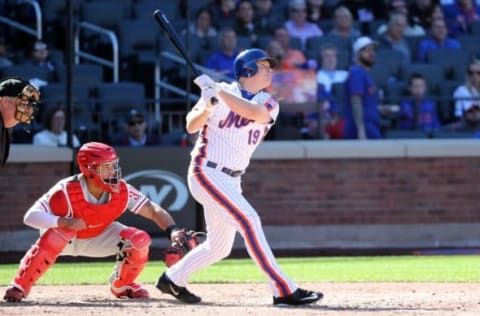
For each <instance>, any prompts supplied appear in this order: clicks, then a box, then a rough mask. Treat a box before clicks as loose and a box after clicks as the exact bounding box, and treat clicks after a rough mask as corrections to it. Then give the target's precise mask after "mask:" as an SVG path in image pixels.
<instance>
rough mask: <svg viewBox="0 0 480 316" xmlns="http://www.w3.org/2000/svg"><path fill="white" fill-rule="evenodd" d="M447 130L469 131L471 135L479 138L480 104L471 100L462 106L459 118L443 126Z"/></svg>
mask: <svg viewBox="0 0 480 316" xmlns="http://www.w3.org/2000/svg"><path fill="white" fill-rule="evenodd" d="M444 130H446V131H449V132H462V133H471V134H472V137H475V138H480V105H479V103H478V102H477V103H474V102H471V103H469V104H468V105H467V107H466V108H464V111H463V114H462V117H461V118H460V120H458V121H456V122H453V123H450V124H448V125H446V126H445V128H444Z"/></svg>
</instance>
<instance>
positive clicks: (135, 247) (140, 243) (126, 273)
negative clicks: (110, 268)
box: [110, 227, 151, 297]
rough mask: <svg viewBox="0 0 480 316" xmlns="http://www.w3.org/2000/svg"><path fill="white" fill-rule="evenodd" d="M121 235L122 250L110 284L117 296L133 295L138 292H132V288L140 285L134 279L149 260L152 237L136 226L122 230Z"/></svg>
mask: <svg viewBox="0 0 480 316" xmlns="http://www.w3.org/2000/svg"><path fill="white" fill-rule="evenodd" d="M120 237H121V238H122V240H121V242H120V250H119V252H118V254H117V264H116V266H115V272H114V273H113V274H112V276H111V277H110V284H111V287H112V292H113V294H115V295H116V296H117V297H120V296H128V297H132V295H136V294H133V293H130V292H131V290H132V289H133V288H135V287H138V286H139V285H138V284H134V283H135V282H134V281H135V279H136V278H137V276H138V275H139V274H140V272H142V270H143V267H144V266H145V265H146V264H147V262H148V249H149V246H150V243H151V239H150V236H149V235H148V234H147V233H146V232H144V231H143V230H140V229H137V228H134V227H129V228H127V229H124V230H122V231H121V232H120ZM144 291H146V290H144ZM122 294H123V295H122ZM146 295H148V292H147V293H146ZM147 297H148V296H147Z"/></svg>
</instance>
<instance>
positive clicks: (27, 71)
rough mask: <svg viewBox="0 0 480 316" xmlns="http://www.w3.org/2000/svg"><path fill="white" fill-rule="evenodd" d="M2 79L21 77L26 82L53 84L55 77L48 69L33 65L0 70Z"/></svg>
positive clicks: (14, 66)
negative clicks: (34, 81) (40, 81)
mask: <svg viewBox="0 0 480 316" xmlns="http://www.w3.org/2000/svg"><path fill="white" fill-rule="evenodd" d="M0 73H1V77H6V76H19V77H22V78H25V79H26V80H32V79H40V80H43V81H45V82H51V81H52V80H53V78H52V77H54V76H53V75H52V74H51V73H50V71H49V70H48V69H47V68H46V67H42V66H33V65H13V66H9V67H4V68H0Z"/></svg>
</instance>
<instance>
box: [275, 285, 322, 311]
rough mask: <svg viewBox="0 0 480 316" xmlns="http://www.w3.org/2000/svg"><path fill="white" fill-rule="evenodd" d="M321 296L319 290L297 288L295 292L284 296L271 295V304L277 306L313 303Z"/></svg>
mask: <svg viewBox="0 0 480 316" xmlns="http://www.w3.org/2000/svg"><path fill="white" fill-rule="evenodd" d="M322 297H323V294H322V293H320V292H313V291H307V290H304V289H300V288H298V289H297V290H296V291H295V292H293V293H292V294H290V295H287V296H284V297H273V305H275V306H277V307H284V306H293V305H305V304H311V303H315V302H316V301H318V300H320V299H321V298H322Z"/></svg>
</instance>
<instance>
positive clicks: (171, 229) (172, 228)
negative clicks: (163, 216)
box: [165, 224, 178, 239]
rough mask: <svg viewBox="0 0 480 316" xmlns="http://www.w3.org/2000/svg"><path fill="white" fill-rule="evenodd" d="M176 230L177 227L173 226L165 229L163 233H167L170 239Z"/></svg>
mask: <svg viewBox="0 0 480 316" xmlns="http://www.w3.org/2000/svg"><path fill="white" fill-rule="evenodd" d="M177 229H178V227H177V225H175V224H173V225H170V226H168V227H167V229H165V231H166V232H167V235H168V239H170V236H171V235H172V232H173V231H174V230H177Z"/></svg>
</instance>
